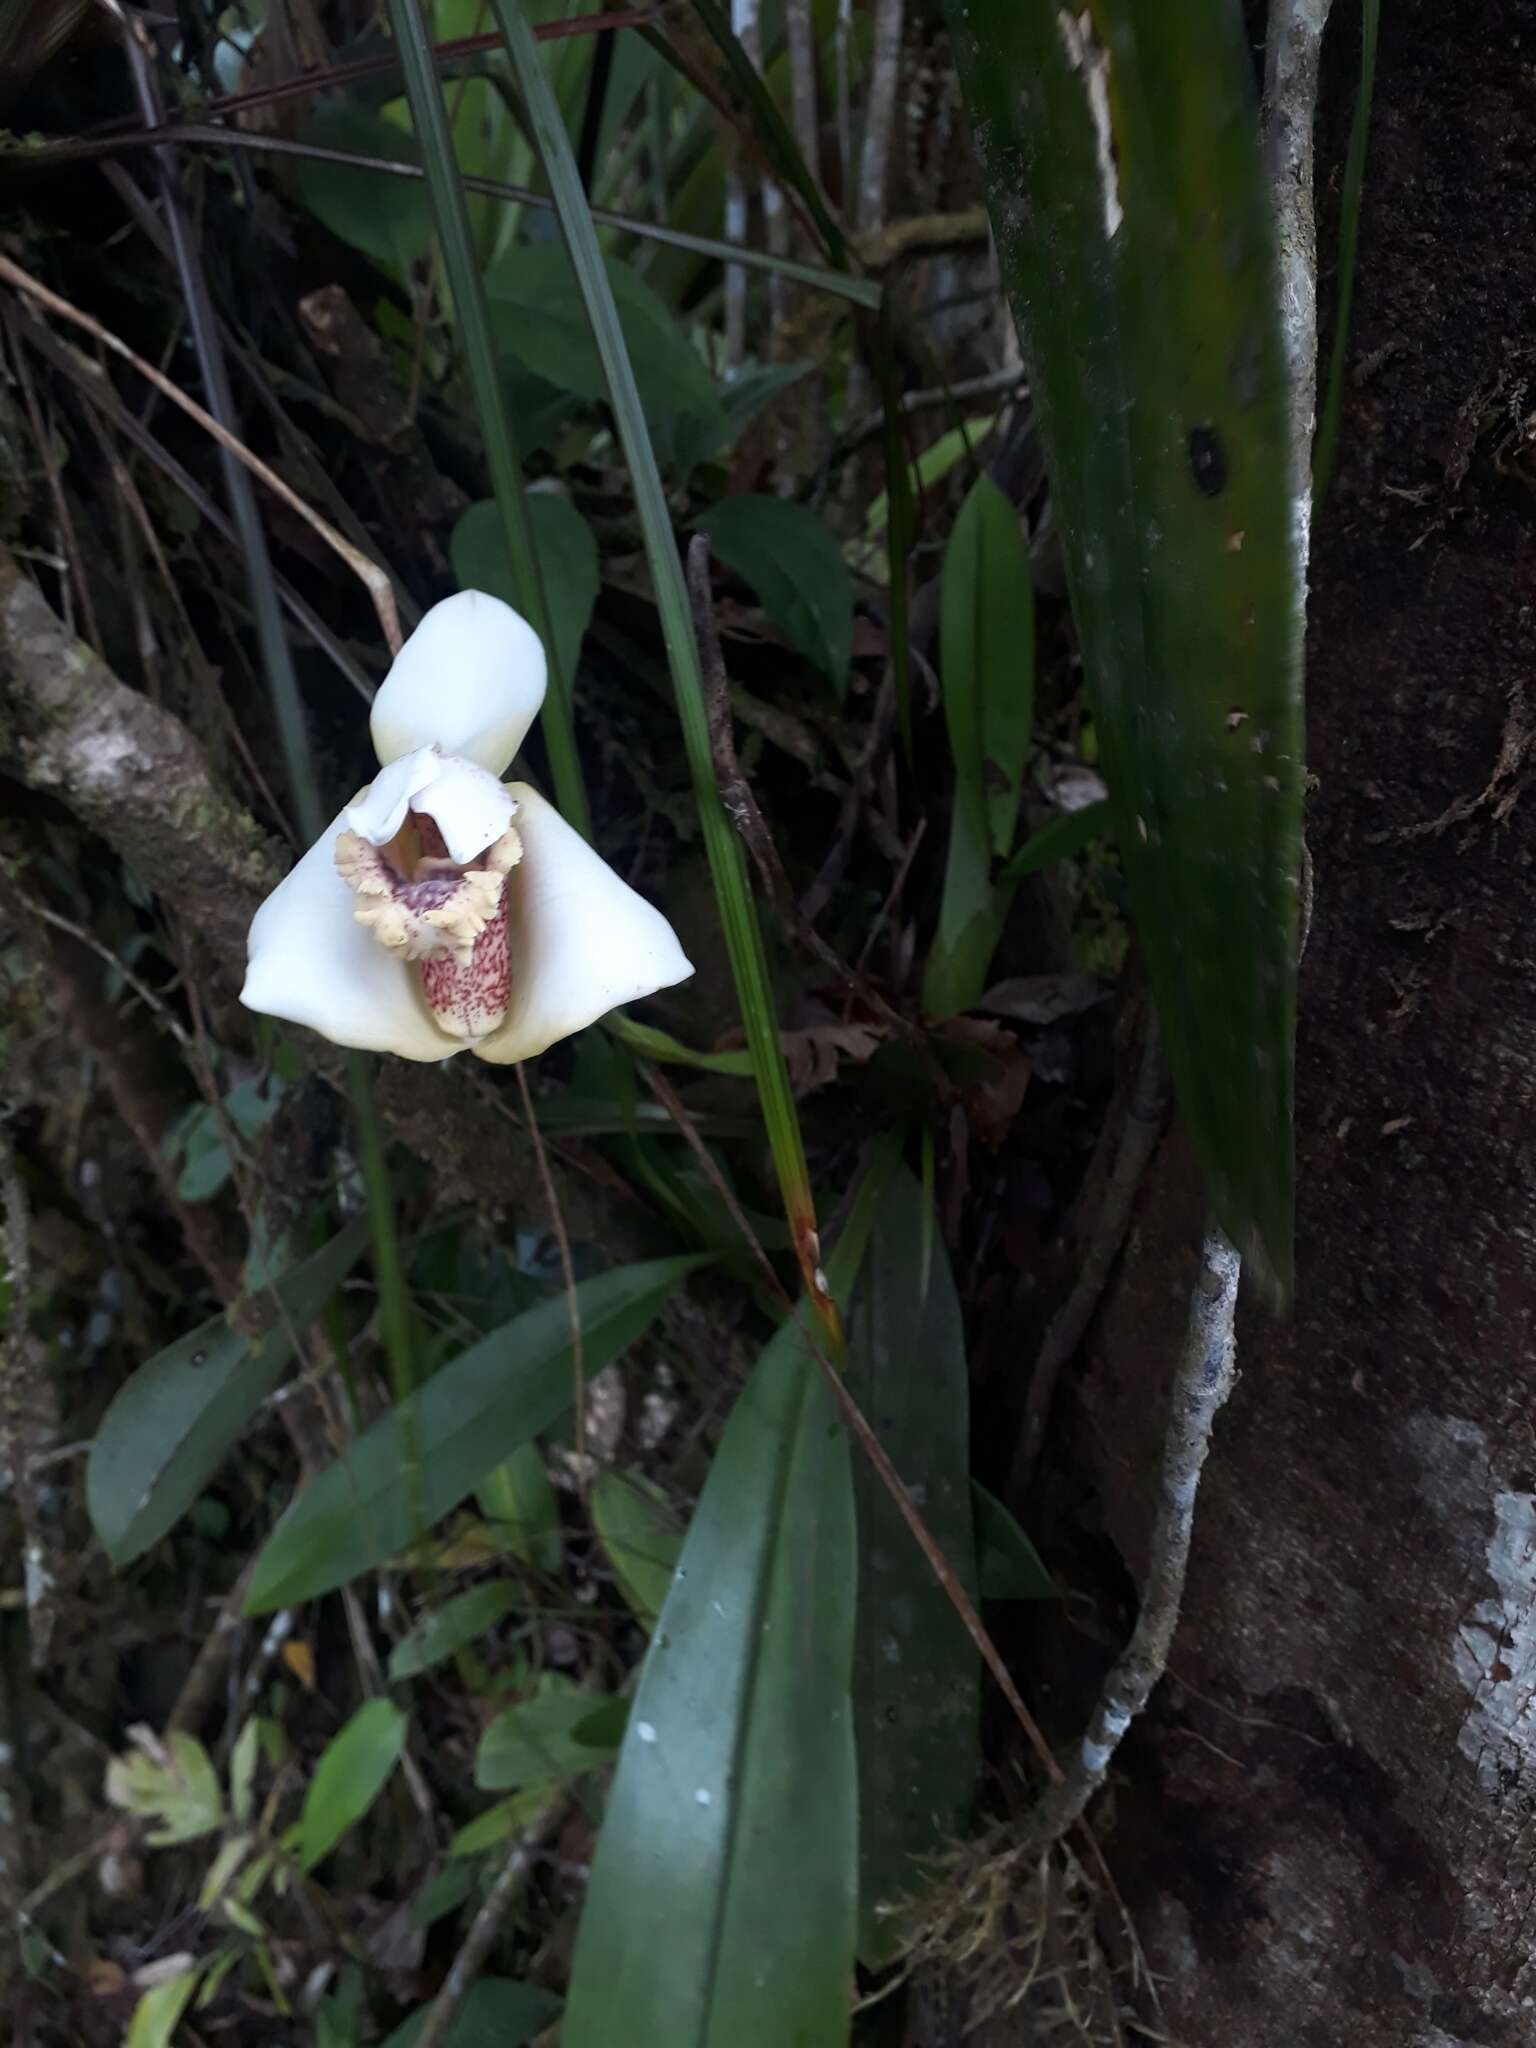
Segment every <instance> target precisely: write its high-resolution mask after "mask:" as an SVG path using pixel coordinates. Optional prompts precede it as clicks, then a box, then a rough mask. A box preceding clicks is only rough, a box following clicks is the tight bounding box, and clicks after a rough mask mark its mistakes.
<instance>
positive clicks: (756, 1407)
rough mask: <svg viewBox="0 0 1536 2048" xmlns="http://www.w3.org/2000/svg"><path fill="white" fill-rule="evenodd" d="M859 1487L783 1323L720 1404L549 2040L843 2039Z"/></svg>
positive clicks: (639, 2047)
mask: <svg viewBox="0 0 1536 2048" xmlns="http://www.w3.org/2000/svg"><path fill="white" fill-rule="evenodd" d="M854 1573H855V1559H854V1527H853V1492H852V1481H851V1475H850V1472H849V1464H848V1449H847V1443H846V1439H845V1438H844V1435H843V1431H842V1429H841V1427H840V1425H839V1423H838V1419H837V1412H836V1409H835V1408H834V1406H833V1404H832V1398H831V1395H830V1394H829V1393H828V1391H827V1389H826V1386H825V1385H824V1383H823V1381H822V1380H821V1378H820V1375H819V1374H818V1372H817V1370H816V1367H815V1365H814V1363H813V1361H812V1359H811V1357H810V1355H809V1351H808V1347H807V1343H806V1336H805V1330H804V1326H803V1325H802V1323H801V1322H800V1321H799V1320H798V1319H796V1320H793V1321H791V1322H789V1323H786V1324H785V1326H784V1327H783V1328H782V1329H781V1330H780V1331H779V1332H778V1334H777V1335H776V1336H775V1337H774V1338H773V1340H772V1341H771V1342H770V1344H769V1345H768V1348H767V1349H766V1351H765V1352H764V1353H763V1356H762V1358H761V1360H760V1361H759V1363H758V1366H757V1369H756V1371H755V1372H754V1373H753V1375H752V1378H751V1379H750V1381H749V1382H748V1384H747V1387H746V1389H745V1391H744V1392H743V1393H742V1395H741V1397H740V1399H739V1400H738V1401H737V1403H736V1407H735V1409H734V1411H733V1412H732V1415H731V1419H730V1421H729V1423H728V1424H727V1425H726V1430H725V1434H724V1436H723V1437H722V1438H721V1441H720V1448H719V1450H718V1451H717V1452H716V1454H715V1461H714V1464H713V1465H712V1466H711V1468H710V1473H709V1478H708V1480H707V1481H706V1483H705V1487H704V1492H703V1495H702V1497H701V1499H700V1501H699V1504H698V1507H697V1509H696V1510H695V1513H694V1518H693V1524H692V1527H691V1528H690V1530H689V1532H688V1540H687V1542H686V1544H685V1545H684V1548H683V1554H682V1558H681V1560H680V1562H679V1564H678V1567H677V1572H676V1576H675V1578H674V1581H673V1585H672V1590H671V1592H670V1593H669V1594H668V1596H667V1601H666V1605H665V1606H664V1607H663V1609H662V1612H661V1617H660V1620H659V1621H658V1623H657V1627H656V1633H655V1635H654V1636H653V1638H652V1641H651V1648H650V1652H649V1654H648V1655H647V1658H646V1661H645V1666H644V1669H643V1671H642V1673H641V1677H640V1683H639V1687H638V1689H637V1692H636V1696H635V1703H634V1707H633V1709H632V1711H631V1713H630V1717H629V1726H628V1730H627V1732H626V1734H625V1737H624V1747H623V1749H622V1751H621V1753H620V1758H619V1768H618V1771H617V1773H616V1775H615V1778H614V1782H613V1788H612V1791H611V1792H610V1794H609V1798H608V1807H607V1813H606V1817H605V1819H604V1823H603V1831H602V1834H601V1836H600V1837H599V1839H598V1847H597V1855H596V1859H595V1861H594V1864H593V1868H592V1880H591V1884H590V1885H589V1887H588V1891H587V1902H586V1907H585V1910H584V1912H583V1915H582V1921H581V1926H580V1929H579V1931H578V1935H577V1943H576V1957H575V1963H574V1965H573V1970H572V1980H571V1990H570V2000H569V2003H568V2005H567V2007H566V2016H565V2024H564V2028H563V2031H562V2036H561V2039H562V2042H563V2048H613V2044H614V2043H615V2042H618V2041H622V2042H626V2043H629V2044H632V2048H662V2044H665V2048H785V2044H786V2043H788V2042H794V2043H795V2044H796V2048H844V2044H845V2043H846V2041H847V2038H848V2025H849V1999H850V1992H851V1988H852V1961H853V1937H854V1912H855V1896H854V1894H855V1883H856V1868H855V1866H856V1832H857V1814H856V1801H855V1778H856V1771H855V1765H854V1755H853V1731H852V1727H851V1715H850V1708H849V1699H848V1684H849V1667H850V1662H851V1657H852V1648H853V1625H854V1617H853V1593H854Z"/></svg>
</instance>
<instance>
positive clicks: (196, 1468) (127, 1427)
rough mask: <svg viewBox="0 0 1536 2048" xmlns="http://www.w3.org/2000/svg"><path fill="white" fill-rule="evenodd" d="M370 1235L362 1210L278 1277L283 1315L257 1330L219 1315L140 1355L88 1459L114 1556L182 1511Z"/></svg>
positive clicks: (91, 1505)
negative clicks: (253, 1334)
mask: <svg viewBox="0 0 1536 2048" xmlns="http://www.w3.org/2000/svg"><path fill="white" fill-rule="evenodd" d="M367 1241H368V1220H367V1218H366V1217H358V1218H356V1219H355V1220H354V1221H353V1222H351V1223H349V1224H348V1225H347V1227H346V1229H345V1230H342V1231H340V1232H338V1234H337V1235H336V1236H335V1237H333V1238H332V1239H331V1242H330V1243H329V1244H328V1245H326V1246H325V1248H324V1250H322V1251H318V1252H316V1253H315V1255H314V1257H313V1258H311V1259H306V1260H305V1262H304V1264H303V1265H302V1266H298V1267H295V1269H294V1270H293V1271H292V1272H291V1273H289V1274H288V1276H287V1277H286V1278H285V1279H284V1280H282V1281H280V1282H279V1284H278V1287H277V1295H278V1299H279V1300H280V1301H281V1303H282V1305H283V1310H284V1315H285V1316H286V1319H287V1320H286V1321H285V1320H284V1318H283V1317H279V1318H278V1320H277V1322H276V1323H275V1324H274V1325H273V1327H272V1328H271V1329H270V1330H268V1331H267V1333H266V1335H265V1336H263V1337H259V1338H255V1339H252V1338H250V1337H248V1336H246V1335H245V1334H244V1332H243V1331H240V1330H237V1329H234V1328H233V1327H232V1326H231V1324H230V1322H229V1320H228V1318H227V1317H225V1316H215V1317H214V1318H213V1319H212V1321H211V1322H207V1323H204V1324H202V1326H201V1327H200V1328H199V1329H196V1330H193V1331H192V1332H191V1334H190V1335H189V1336H186V1337H182V1338H179V1339H178V1340H177V1342H176V1343H174V1344H172V1345H170V1346H168V1347H167V1349H166V1350H164V1351H162V1352H159V1353H158V1354H157V1355H156V1356H155V1357H154V1358H152V1359H150V1360H149V1362H148V1363H147V1364H145V1365H141V1366H140V1367H139V1369H138V1371H137V1372H136V1373H135V1374H134V1375H133V1377H132V1379H130V1380H129V1381H128V1382H127V1383H126V1384H125V1385H124V1386H122V1387H120V1388H119V1389H118V1391H117V1393H116V1394H115V1395H114V1397H113V1399H112V1403H111V1406H110V1407H109V1408H108V1409H107V1412H106V1414H105V1415H104V1416H103V1417H102V1420H101V1427H100V1429H98V1430H97V1432H96V1441H95V1442H94V1443H93V1444H92V1445H91V1455H90V1459H89V1462H88V1463H87V1465H86V1469H85V1499H86V1508H87V1510H88V1512H89V1514H90V1517H91V1526H92V1527H93V1528H94V1529H95V1531H96V1534H97V1535H98V1536H99V1537H100V1538H101V1540H102V1542H103V1544H104V1545H105V1546H106V1550H107V1555H108V1556H109V1557H110V1558H111V1560H112V1562H113V1563H114V1564H116V1565H123V1564H126V1563H127V1562H128V1561H129V1559H130V1558H135V1557H138V1556H139V1555H140V1553H141V1552H143V1551H145V1550H148V1548H149V1547H150V1545H151V1544H152V1543H158V1542H159V1540H160V1538H161V1537H162V1536H163V1535H164V1534H165V1533H166V1531H167V1530H168V1529H170V1528H172V1527H174V1525H175V1524H176V1523H177V1522H178V1521H179V1520H180V1519H181V1517H182V1516H183V1515H184V1514H185V1513H186V1511H187V1509H188V1508H189V1507H190V1506H191V1505H192V1503H193V1501H195V1500H196V1499H197V1496H198V1495H199V1494H200V1493H201V1492H202V1490H203V1488H204V1487H205V1486H206V1485H207V1484H208V1482H209V1480H210V1479H211V1478H212V1477H213V1475H214V1473H215V1472H216V1471H217V1470H218V1467H219V1465H220V1463H221V1461H222V1460H223V1457H224V1454H225V1452H226V1451H227V1450H228V1449H229V1447H230V1445H231V1444H232V1443H234V1442H235V1440H236V1439H237V1438H238V1437H239V1435H240V1433H241V1431H242V1430H243V1429H244V1428H245V1426H246V1424H247V1423H248V1422H249V1421H250V1419H251V1417H252V1416H253V1415H254V1414H255V1413H256V1410H257V1409H258V1408H259V1407H260V1406H261V1404H262V1402H263V1401H264V1400H265V1399H266V1398H267V1396H268V1394H270V1393H271V1392H272V1389H273V1388H274V1387H275V1386H276V1385H277V1383H278V1381H279V1380H280V1379H281V1378H282V1376H283V1373H284V1372H285V1371H286V1370H287V1366H288V1361H289V1359H290V1358H291V1357H292V1356H293V1345H292V1341H291V1339H290V1337H289V1334H288V1332H289V1326H290V1325H293V1326H296V1327H297V1328H299V1329H303V1327H304V1325H305V1324H306V1323H310V1322H313V1321H314V1319H315V1317H316V1316H317V1315H318V1314H319V1313H320V1311H321V1309H322V1308H324V1306H325V1304H326V1303H327V1302H328V1301H329V1300H330V1298H331V1296H332V1295H333V1294H334V1293H335V1292H336V1289H337V1288H338V1287H339V1286H340V1285H341V1283H342V1281H343V1279H344V1278H345V1277H346V1274H347V1270H348V1268H349V1267H350V1266H351V1265H352V1264H353V1263H354V1262H355V1260H356V1259H357V1257H358V1254H359V1253H360V1252H361V1251H362V1249H363V1246H364V1245H365V1244H366V1243H367Z"/></svg>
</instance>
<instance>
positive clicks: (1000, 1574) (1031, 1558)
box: [971, 1479, 1061, 1600]
mask: <svg viewBox="0 0 1536 2048" xmlns="http://www.w3.org/2000/svg"><path fill="white" fill-rule="evenodd" d="M971 1505H972V1508H973V1509H974V1511H975V1517H976V1576H977V1579H978V1580H979V1581H980V1584H981V1597H982V1599H983V1600H1056V1599H1059V1598H1060V1596H1061V1588H1060V1587H1059V1586H1058V1585H1057V1583H1056V1581H1055V1580H1054V1579H1053V1578H1052V1577H1051V1575H1050V1573H1049V1572H1048V1571H1047V1570H1046V1568H1045V1566H1044V1565H1043V1564H1042V1563H1041V1561H1040V1553H1039V1551H1038V1550H1036V1548H1035V1546H1034V1545H1033V1543H1031V1542H1030V1540H1029V1538H1028V1537H1027V1536H1026V1535H1025V1534H1024V1531H1023V1530H1022V1529H1021V1528H1020V1527H1019V1525H1018V1523H1017V1522H1016V1521H1015V1520H1014V1519H1013V1516H1012V1515H1010V1514H1009V1512H1008V1510H1007V1509H1006V1508H1005V1507H1004V1506H1003V1504H1002V1502H1001V1501H1000V1500H998V1499H997V1497H996V1496H995V1495H994V1494H990V1493H988V1491H987V1489H986V1488H985V1487H984V1486H980V1485H978V1484H977V1482H976V1481H975V1480H974V1479H973V1480H972V1481H971Z"/></svg>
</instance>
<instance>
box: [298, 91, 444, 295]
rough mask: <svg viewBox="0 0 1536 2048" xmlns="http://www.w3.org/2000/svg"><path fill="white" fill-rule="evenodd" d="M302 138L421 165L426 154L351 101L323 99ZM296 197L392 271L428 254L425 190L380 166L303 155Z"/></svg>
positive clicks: (402, 272)
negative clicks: (378, 168)
mask: <svg viewBox="0 0 1536 2048" xmlns="http://www.w3.org/2000/svg"><path fill="white" fill-rule="evenodd" d="M304 140H305V141H306V142H310V143H313V144H315V146H316V147H317V148H321V149H344V150H348V151H350V152H351V153H352V154H354V155H356V156H375V157H384V158H386V159H389V160H391V161H393V162H396V163H410V164H419V163H420V162H421V151H420V150H419V149H418V147H417V145H416V138H415V136H414V135H412V134H411V132H410V131H409V129H406V128H401V127H399V126H397V125H396V123H395V122H393V121H386V120H385V118H384V116H383V115H382V114H375V113H371V112H370V111H369V110H368V109H367V108H366V107H363V106H359V105H358V104H357V102H356V101H354V100H349V99H346V98H341V97H336V98H326V99H318V100H316V101H315V102H314V103H313V105H312V106H311V108H310V110H309V113H308V115H307V116H306V117H305V121H304ZM299 195H300V197H301V198H302V199H303V201H304V204H305V205H306V206H307V207H308V208H309V210H310V212H311V213H312V214H313V215H314V216H315V218H316V219H317V220H319V221H322V222H323V223H324V225H325V226H326V227H328V228H329V229H330V231H331V233H332V234H333V235H337V236H339V237H340V239H341V240H342V241H344V242H348V243H350V244H351V246H352V247H353V248H354V249H361V250H362V252H363V254H364V255H365V256H370V257H372V259H373V261H374V262H375V263H377V264H378V265H379V266H380V268H381V269H384V270H387V271H389V272H390V274H391V275H392V276H395V277H401V278H403V277H405V276H406V275H407V273H408V272H409V270H410V268H411V265H412V264H413V263H415V262H416V261H417V259H418V258H419V257H421V256H423V255H425V254H426V248H427V243H428V241H429V240H430V238H431V234H432V207H431V203H430V201H429V200H428V198H427V192H426V187H425V186H423V185H419V184H417V183H416V182H415V181H414V180H413V179H410V178H392V177H381V176H380V175H379V174H378V173H377V172H376V171H367V170H353V169H351V168H350V167H349V166H346V165H343V164H332V163H324V162H317V161H315V160H314V159H306V160H305V161H304V162H303V163H302V164H301V165H300V167H299Z"/></svg>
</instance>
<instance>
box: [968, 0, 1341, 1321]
mask: <svg viewBox="0 0 1536 2048" xmlns="http://www.w3.org/2000/svg"><path fill="white" fill-rule="evenodd" d="M948 11H949V20H950V26H951V31H952V34H953V38H954V46H955V55H956V62H957V64H958V67H959V71H960V79H961V84H962V88H963V90H964V92H965V95H966V99H967V103H968V108H969V112H970V115H971V120H972V124H973V127H974V129H975V133H976V136H977V139H978V144H979V146H980V151H981V158H982V171H983V177H984V180H985V182H986V185H987V189H988V193H989V197H990V200H991V204H992V208H993V217H994V220H995V223H996V227H997V235H998V249H999V256H1000V261H1001V265H1002V270H1003V277H1004V282H1005V284H1006V285H1007V288H1008V291H1009V293H1010V295H1011V297H1012V301H1013V305H1014V310H1015V313H1016V314H1017V316H1018V320H1019V325H1020V329H1021V332H1022V335H1023V339H1024V343H1025V350H1026V354H1027V356H1028V357H1029V360H1030V366H1031V370H1032V383H1033V390H1034V396H1035V402H1036V407H1037V411H1038V417H1039V422H1040V431H1041V438H1042V441H1043V444H1044V448H1045V454H1046V459H1047V464H1048V468H1049V473H1050V477H1051V484H1052V491H1053V501H1054V504H1055V507H1056V513H1057V519H1058V522H1059V524H1060V528H1061V534H1062V540H1063V545H1064V550H1065V557H1066V566H1067V576H1068V584H1069V588H1070V591H1071V595H1072V603H1073V611H1074V615H1075V617H1076V621H1077V628H1078V634H1079V638H1080V641H1081V644H1082V650H1083V661H1084V676H1085V681H1086V684H1087V689H1088V695H1089V701H1090V704H1091V706H1092V709H1093V714H1094V720H1095V725H1096V728H1097V731H1098V734H1099V738H1100V742H1101V745H1102V748H1103V757H1104V768H1105V774H1106V779H1107V781H1108V784H1109V794H1110V801H1111V803H1112V804H1113V805H1114V814H1115V822H1116V828H1117V836H1118V838H1119V842H1120V856H1121V860H1122V862H1123V864H1124V869H1125V875H1126V882H1127V886H1128V890H1129V894H1130V901H1131V908H1132V911H1133V913H1134V915H1135V920H1136V925H1137V929H1138V932H1139V934H1140V938H1141V943H1142V946H1143V948H1144V950H1145V953H1146V956H1147V963H1148V969H1149V973H1150V976H1151V981H1152V988H1153V992H1154V995H1155V997H1156V1000H1157V1006H1158V1011H1159V1015H1160V1017H1161V1020H1162V1026H1163V1033H1164V1038H1165V1040H1166V1042H1167V1046H1168V1054H1169V1061H1170V1064H1171V1066H1172V1069H1173V1074H1174V1080H1175V1083H1176V1085H1177V1089H1178V1094H1179V1099H1180V1103H1181V1106H1182V1111H1183V1116H1184V1120H1185V1123H1186V1125H1187V1127H1188V1129H1189V1131H1190V1134H1191V1136H1192V1138H1193V1139H1194V1141H1195V1145H1196V1148H1197V1150H1198V1152H1199V1155H1200V1159H1201V1163H1202V1165H1203V1167H1204V1169H1205V1175H1206V1181H1207V1185H1208V1187H1209V1190H1210V1195H1211V1200H1212V1203H1213V1205H1214V1208H1215V1211H1216V1214H1217V1217H1218V1219H1219V1221H1220V1222H1221V1224H1222V1226H1223V1228H1224V1229H1225V1230H1226V1231H1227V1233H1228V1235H1229V1236H1230V1237H1231V1238H1232V1239H1233V1241H1234V1242H1235V1243H1236V1244H1237V1246H1238V1248H1239V1249H1240V1250H1241V1251H1242V1252H1243V1253H1244V1255H1245V1257H1248V1258H1251V1259H1252V1261H1253V1262H1254V1264H1255V1265H1256V1266H1257V1268H1258V1269H1259V1270H1260V1271H1261V1273H1263V1274H1264V1275H1266V1276H1267V1277H1268V1279H1269V1280H1270V1282H1271V1283H1272V1285H1273V1286H1274V1287H1275V1288H1276V1289H1278V1290H1280V1291H1282V1292H1283V1291H1284V1290H1285V1289H1286V1288H1287V1287H1288V1285H1289V1280H1290V1270H1291V1182H1292V1159H1291V1102H1292V1053H1293V1037H1294V1021H1295V990H1296V923H1297V890H1298V871H1299V859H1300V828H1301V775H1302V762H1301V693H1300V635H1299V626H1300V617H1301V612H1300V590H1299V584H1298V570H1297V563H1296V559H1295V552H1294V547H1293V539H1292V508H1291V503H1290V484H1289V477H1290V454H1289V436H1288V427H1287V418H1286V391H1285V379H1284V372H1283V367H1282V359H1281V348H1280V330H1279V313H1278V307H1277V303H1276V291H1275V257H1274V246H1273V241H1274V238H1273V228H1272V222H1271V216H1270V202H1269V195H1268V192H1267V191H1266V189H1265V184H1264V178H1263V174H1262V170H1261V167H1260V162H1259V150H1258V139H1257V124H1256V120H1255V111H1254V89H1253V67H1252V61H1251V55H1250V52H1249V50H1248V47H1247V45H1246V43H1245V41H1244V37H1243V31H1242V23H1241V20H1240V18H1239V16H1238V14H1237V13H1235V12H1234V11H1233V10H1232V9H1231V8H1230V7H1228V6H1227V5H1226V4H1225V0H1190V4H1188V5H1185V6H1183V7H1177V8H1169V7H1165V6H1161V5H1158V4H1156V0H1105V4H1103V5H1102V6H1098V7H1095V8H1094V9H1093V10H1092V12H1091V14H1089V13H1087V12H1084V13H1083V14H1078V13H1076V12H1074V11H1071V10H1059V9H1055V8H1050V7H1019V6H1017V5H1015V4H1014V0H965V4H962V0H950V5H949V10H948ZM1106 124H1107V127H1108V132H1107V133H1106V132H1105V127H1106Z"/></svg>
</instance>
